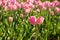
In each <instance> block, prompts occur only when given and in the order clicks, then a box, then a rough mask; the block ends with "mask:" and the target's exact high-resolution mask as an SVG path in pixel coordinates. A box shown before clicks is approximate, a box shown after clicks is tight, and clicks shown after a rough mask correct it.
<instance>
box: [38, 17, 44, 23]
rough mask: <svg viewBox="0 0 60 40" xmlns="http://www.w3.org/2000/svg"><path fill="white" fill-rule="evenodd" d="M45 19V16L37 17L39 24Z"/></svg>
mask: <svg viewBox="0 0 60 40" xmlns="http://www.w3.org/2000/svg"><path fill="white" fill-rule="evenodd" d="M43 21H44V18H43V17H42V16H40V17H38V18H37V24H42V23H43Z"/></svg>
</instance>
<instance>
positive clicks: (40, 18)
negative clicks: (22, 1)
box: [29, 16, 44, 25]
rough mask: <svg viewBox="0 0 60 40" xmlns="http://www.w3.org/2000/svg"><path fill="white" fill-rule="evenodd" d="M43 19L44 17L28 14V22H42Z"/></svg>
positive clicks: (34, 23) (33, 23)
mask: <svg viewBox="0 0 60 40" xmlns="http://www.w3.org/2000/svg"><path fill="white" fill-rule="evenodd" d="M43 21H44V18H43V17H42V16H40V17H38V18H37V19H36V17H35V16H30V18H29V22H30V23H31V24H32V25H36V24H42V23H43Z"/></svg>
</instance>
